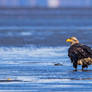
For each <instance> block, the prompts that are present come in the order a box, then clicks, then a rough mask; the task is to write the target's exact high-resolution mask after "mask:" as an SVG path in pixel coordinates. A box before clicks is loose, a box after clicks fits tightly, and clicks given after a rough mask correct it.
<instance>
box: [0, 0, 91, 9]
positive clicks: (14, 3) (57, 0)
mask: <svg viewBox="0 0 92 92" xmlns="http://www.w3.org/2000/svg"><path fill="white" fill-rule="evenodd" d="M0 6H1V7H49V8H52V7H53V8H55V7H57V8H59V7H92V1H91V0H0Z"/></svg>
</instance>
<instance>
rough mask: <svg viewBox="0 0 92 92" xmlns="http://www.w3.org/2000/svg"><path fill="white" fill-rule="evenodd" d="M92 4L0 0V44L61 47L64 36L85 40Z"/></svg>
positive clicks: (63, 0)
mask: <svg viewBox="0 0 92 92" xmlns="http://www.w3.org/2000/svg"><path fill="white" fill-rule="evenodd" d="M91 7H92V1H91V0H0V35H1V36H0V42H1V44H0V45H1V46H7V45H9V46H12V45H13V46H22V45H30V44H31V45H36V46H41V45H42V46H61V45H66V43H65V39H66V38H67V37H70V36H76V37H78V38H79V39H80V35H81V39H82V40H81V41H82V42H83V43H85V41H84V36H85V34H82V33H84V32H86V31H84V30H87V31H88V30H91V25H92V21H91V20H92V12H91V10H92V8H91ZM82 30H83V31H82ZM76 31H78V32H80V31H82V32H81V34H80V33H78V32H77V33H76ZM70 32H71V33H70ZM63 36H64V37H63ZM88 36H89V37H88V39H85V40H87V42H88V44H90V43H91V42H89V39H90V36H91V34H89V35H88ZM86 37H87V36H86ZM54 41H55V42H54Z"/></svg>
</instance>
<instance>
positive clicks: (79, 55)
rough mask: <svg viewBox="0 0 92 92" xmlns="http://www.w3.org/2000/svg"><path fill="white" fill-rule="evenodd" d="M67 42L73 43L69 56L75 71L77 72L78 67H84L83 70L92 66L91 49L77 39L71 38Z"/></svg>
mask: <svg viewBox="0 0 92 92" xmlns="http://www.w3.org/2000/svg"><path fill="white" fill-rule="evenodd" d="M66 41H67V42H70V43H71V46H70V48H69V50H68V56H69V57H70V59H71V62H72V63H73V67H74V68H75V70H77V65H82V70H83V68H85V67H88V65H91V64H92V50H91V48H90V47H88V46H86V45H82V44H80V43H79V41H78V39H77V38H76V37H71V38H69V39H67V40H66Z"/></svg>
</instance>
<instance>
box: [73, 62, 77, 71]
mask: <svg viewBox="0 0 92 92" xmlns="http://www.w3.org/2000/svg"><path fill="white" fill-rule="evenodd" d="M73 67H74V68H75V70H74V71H77V64H75V63H74V64H73Z"/></svg>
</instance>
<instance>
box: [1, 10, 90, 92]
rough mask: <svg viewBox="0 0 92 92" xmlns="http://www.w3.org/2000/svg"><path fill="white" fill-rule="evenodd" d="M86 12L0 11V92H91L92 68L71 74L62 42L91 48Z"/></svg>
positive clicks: (79, 69) (87, 14)
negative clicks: (76, 42)
mask: <svg viewBox="0 0 92 92" xmlns="http://www.w3.org/2000/svg"><path fill="white" fill-rule="evenodd" d="M75 11H76V12H75ZM90 11H91V9H82V10H81V9H70V10H69V9H45V10H44V9H40V10H39V9H27V10H26V9H18V11H17V9H8V10H7V9H4V10H3V9H0V23H1V25H0V91H1V92H6V91H7V92H28V91H29V92H43V91H44V92H82V91H83V92H91V91H92V66H89V68H88V69H87V70H84V71H81V66H79V67H78V71H73V67H72V64H71V63H70V60H69V58H68V56H67V50H68V48H69V44H67V43H66V42H65V40H66V39H67V38H68V37H71V36H76V37H78V39H79V40H80V42H81V43H83V44H87V45H89V46H91V44H92V41H91V40H92V39H91V35H92V31H91V30H92V22H91V20H92V14H91V12H90ZM91 47H92V46H91Z"/></svg>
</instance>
